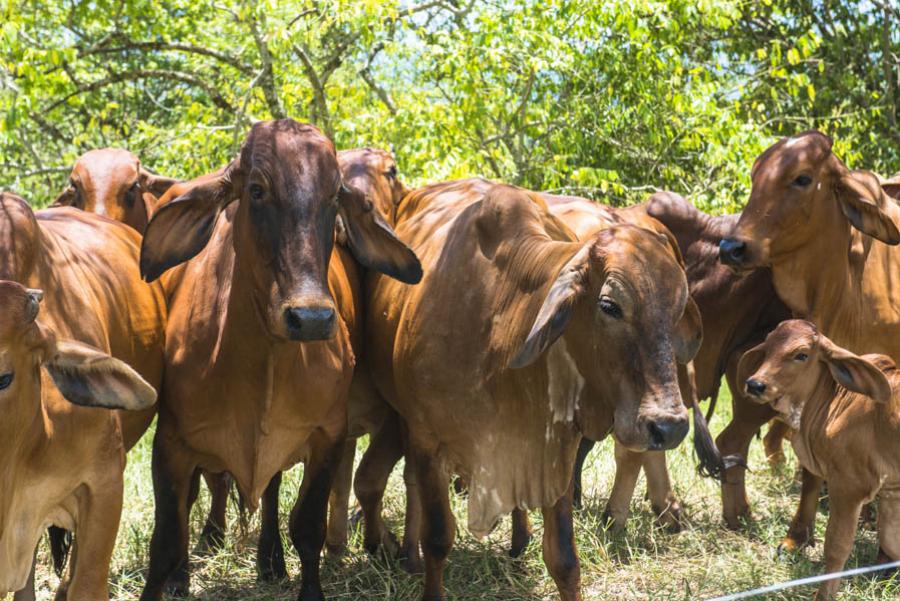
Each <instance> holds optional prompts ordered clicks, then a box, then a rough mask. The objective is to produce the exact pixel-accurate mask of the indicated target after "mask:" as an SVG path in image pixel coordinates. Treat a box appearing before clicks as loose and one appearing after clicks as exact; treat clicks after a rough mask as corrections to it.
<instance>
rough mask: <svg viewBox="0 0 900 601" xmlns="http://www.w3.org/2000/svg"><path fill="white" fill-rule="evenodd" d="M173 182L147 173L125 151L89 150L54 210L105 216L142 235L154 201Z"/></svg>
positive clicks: (76, 168) (114, 149) (75, 167)
mask: <svg viewBox="0 0 900 601" xmlns="http://www.w3.org/2000/svg"><path fill="white" fill-rule="evenodd" d="M176 181H177V180H174V179H171V178H168V177H161V176H159V175H155V174H153V173H150V172H149V171H147V170H146V169H144V168H143V167H141V162H140V160H138V158H137V157H136V156H134V155H133V154H132V153H130V152H128V151H127V150H123V149H121V148H101V149H99V150H91V151H88V152H86V153H84V154H83V155H81V156H80V157H78V160H77V161H75V166H74V167H73V168H72V173H71V175H69V186H68V187H67V188H66V189H65V190H63V192H62V193H61V194H60V195H59V196H58V197H57V198H56V202H55V203H54V206H69V207H75V208H78V209H83V210H85V211H88V212H90V213H97V214H99V215H105V216H106V217H109V218H110V219H114V220H116V221H121V222H122V223H125V224H128V225H130V226H131V227H133V228H134V229H136V230H137V231H139V232H143V231H144V228H145V227H147V222H148V221H149V220H150V218H151V217H152V216H153V211H155V210H156V202H157V200H156V199H157V198H159V197H160V196H162V195H163V194H164V193H165V192H166V190H168V189H169V187H170V186H171V185H172V184H174V183H175V182H176Z"/></svg>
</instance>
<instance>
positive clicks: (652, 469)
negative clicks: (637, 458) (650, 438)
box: [641, 451, 681, 532]
mask: <svg viewBox="0 0 900 601" xmlns="http://www.w3.org/2000/svg"><path fill="white" fill-rule="evenodd" d="M641 455H642V458H641V462H642V465H643V467H644V474H645V475H646V476H647V496H648V497H650V506H651V507H652V508H653V513H654V514H655V515H656V523H657V524H659V525H660V526H662V527H664V528H666V529H668V530H670V531H672V532H678V531H679V530H681V503H679V502H678V499H677V498H676V497H675V491H674V490H672V483H671V481H670V480H669V470H668V467H667V466H666V453H665V452H664V451H647V452H646V453H641Z"/></svg>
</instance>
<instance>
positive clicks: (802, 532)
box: [778, 468, 859, 552]
mask: <svg viewBox="0 0 900 601" xmlns="http://www.w3.org/2000/svg"><path fill="white" fill-rule="evenodd" d="M801 478H802V487H801V489H800V503H799V504H798V506H797V513H795V514H794V519H793V520H791V526H790V528H788V533H787V536H786V537H785V538H784V540H782V541H781V545H779V547H778V550H779V552H784V551H786V552H793V551H797V550H798V549H801V548H803V547H805V546H806V545H807V544H808V543H809V542H810V541H811V540H812V535H813V527H814V526H815V524H816V511H817V510H818V507H819V493H820V492H822V485H823V484H825V481H824V480H823V479H822V478H819V477H818V476H816V475H813V473H812V472H810V471H808V470H807V469H806V468H804V469H803V473H802V474H801ZM858 518H859V512H858V511H857V516H856V519H858ZM853 527H854V528H856V521H855V520H854V522H853Z"/></svg>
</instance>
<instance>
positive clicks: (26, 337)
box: [0, 280, 156, 595]
mask: <svg viewBox="0 0 900 601" xmlns="http://www.w3.org/2000/svg"><path fill="white" fill-rule="evenodd" d="M41 297H42V294H41V292H40V291H38V290H28V289H26V288H24V287H23V286H21V285H20V284H18V283H15V282H10V281H8V280H0V441H2V442H0V446H2V451H0V482H3V483H4V485H3V487H0V595H2V594H5V593H6V592H8V591H15V590H19V589H20V588H22V587H23V586H24V585H25V581H26V579H27V577H28V573H29V570H30V568H31V559H32V553H33V551H34V548H35V545H36V544H37V542H38V539H39V538H40V536H41V533H42V531H43V528H44V525H45V523H46V519H47V515H46V514H45V513H42V511H43V509H44V508H41V507H37V506H34V501H35V500H34V499H31V500H30V501H29V503H30V505H29V506H28V507H27V508H23V507H21V506H19V505H17V499H16V498H15V495H16V492H17V489H16V487H15V486H13V485H12V484H13V483H12V482H11V481H10V478H12V477H13V472H14V471H15V470H17V469H18V468H19V465H18V462H20V461H27V457H28V456H29V453H31V452H33V449H34V448H43V446H44V445H46V444H47V439H46V437H45V434H44V431H43V430H42V429H38V430H35V426H36V425H37V424H40V425H41V426H42V425H43V423H44V422H43V418H42V416H41V411H42V407H43V403H44V401H42V399H44V398H46V396H47V395H61V396H62V397H63V398H64V399H66V400H68V401H69V402H71V403H74V404H76V405H82V406H87V407H104V408H108V409H134V410H140V409H146V408H148V407H150V406H152V405H153V403H155V402H156V391H155V390H154V389H153V387H152V386H150V384H148V383H147V382H146V381H144V379H143V378H141V376H139V375H138V374H137V373H136V372H135V371H134V370H133V369H131V368H130V367H129V366H128V365H126V364H125V363H123V362H122V361H119V360H118V359H114V358H112V357H110V356H109V355H107V354H105V353H103V352H101V351H99V350H97V349H96V348H93V347H91V346H88V345H86V344H82V343H79V342H74V341H63V340H57V339H56V336H55V335H54V333H53V332H52V331H51V330H50V329H49V328H47V327H45V326H43V325H41V324H40V323H39V322H38V321H36V319H35V318H36V317H37V315H38V309H39V306H40V305H39V303H40V301H41ZM42 369H43V370H44V371H46V373H47V374H48V375H49V376H50V377H49V378H42V375H41V370H42ZM51 476H52V475H48V477H51ZM29 477H32V478H33V477H34V476H29ZM33 484H34V483H33V482H29V486H30V485H33ZM53 494H55V493H51V494H46V495H44V497H46V500H47V502H48V503H50V504H51V505H52V504H53V503H56V502H58V500H55V499H56V497H54V496H53Z"/></svg>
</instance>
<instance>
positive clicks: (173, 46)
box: [81, 40, 253, 75]
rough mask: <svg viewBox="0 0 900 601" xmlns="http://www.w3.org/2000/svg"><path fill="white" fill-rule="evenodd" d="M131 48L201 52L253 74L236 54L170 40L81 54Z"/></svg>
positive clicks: (88, 51) (113, 51) (90, 50)
mask: <svg viewBox="0 0 900 601" xmlns="http://www.w3.org/2000/svg"><path fill="white" fill-rule="evenodd" d="M129 50H172V51H177V52H187V53H190V54H199V55H202V56H208V57H211V58H214V59H216V60H217V61H219V62H222V63H225V64H227V65H230V66H232V67H234V68H235V69H237V70H238V71H240V72H241V73H244V74H247V75H252V74H253V67H251V66H250V65H248V64H246V63H244V62H242V61H241V60H240V59H238V58H237V57H235V56H231V55H228V54H225V53H223V52H217V51H215V50H212V49H210V48H205V47H203V46H195V45H193V44H179V43H168V42H136V41H133V40H127V41H124V42H122V43H120V44H119V45H117V46H101V47H93V48H88V49H87V50H85V51H84V52H82V53H81V56H90V55H92V54H112V53H116V52H127V51H129Z"/></svg>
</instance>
